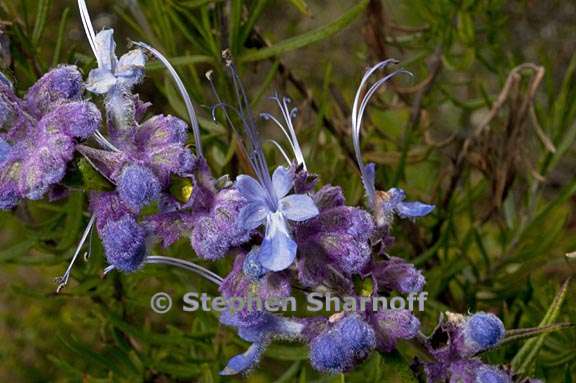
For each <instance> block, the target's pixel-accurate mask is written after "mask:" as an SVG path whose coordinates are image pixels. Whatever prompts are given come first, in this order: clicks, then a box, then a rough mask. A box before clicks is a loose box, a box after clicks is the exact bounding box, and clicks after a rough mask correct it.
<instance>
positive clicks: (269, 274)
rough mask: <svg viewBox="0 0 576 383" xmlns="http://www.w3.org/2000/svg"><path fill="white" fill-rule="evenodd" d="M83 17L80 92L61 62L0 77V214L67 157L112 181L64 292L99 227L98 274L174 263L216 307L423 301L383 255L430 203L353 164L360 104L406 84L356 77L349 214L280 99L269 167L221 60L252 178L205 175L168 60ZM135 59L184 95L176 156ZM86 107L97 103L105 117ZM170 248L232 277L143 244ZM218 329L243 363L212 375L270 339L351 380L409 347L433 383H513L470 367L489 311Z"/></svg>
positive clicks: (491, 370)
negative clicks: (85, 67) (124, 45)
mask: <svg viewBox="0 0 576 383" xmlns="http://www.w3.org/2000/svg"><path fill="white" fill-rule="evenodd" d="M79 6H80V12H81V15H82V19H83V23H84V26H85V29H86V33H87V36H88V41H89V43H90V46H91V48H92V51H93V53H94V55H95V59H96V62H97V67H96V68H94V69H93V70H92V71H90V73H89V74H88V77H87V79H86V81H84V80H83V78H82V75H81V74H80V72H79V71H78V70H77V69H76V68H75V67H72V66H61V67H58V68H56V69H53V70H52V71H50V72H49V73H47V74H46V75H45V76H44V77H42V78H41V79H40V80H39V81H38V82H37V83H36V84H35V85H34V86H32V87H31V88H30V89H29V91H28V92H27V93H26V95H25V96H24V98H22V99H21V98H18V97H17V96H16V94H15V92H14V90H13V87H12V84H11V83H10V82H8V81H6V80H5V79H4V77H0V80H1V81H0V128H1V132H0V209H4V210H6V209H12V208H14V207H15V206H17V204H18V203H20V202H22V200H24V199H39V198H42V197H43V196H45V195H46V194H47V193H48V194H49V192H50V191H51V190H52V189H53V188H56V187H62V186H63V185H60V183H61V181H62V180H63V177H64V175H65V174H66V170H67V165H68V163H69V162H70V161H72V160H73V158H74V156H75V155H77V156H78V157H82V158H83V159H84V160H85V161H87V162H88V163H89V164H90V165H91V166H92V167H93V168H94V169H95V171H97V172H98V173H99V174H100V175H101V176H102V177H103V178H104V179H105V180H107V182H109V184H110V188H109V190H106V191H102V190H91V191H89V192H90V193H89V199H90V211H91V213H92V217H91V219H90V221H89V224H88V226H87V228H86V231H85V232H84V235H83V236H82V240H81V241H80V243H79V245H78V247H77V249H76V252H75V254H74V256H73V258H72V261H71V263H70V266H69V267H68V269H67V270H66V273H65V274H64V275H63V277H62V278H61V280H60V282H61V283H60V286H59V289H60V288H62V287H64V286H65V285H66V283H67V282H68V279H69V276H70V272H71V268H72V265H73V263H74V261H75V260H76V257H77V256H78V254H79V252H80V250H81V248H82V247H83V245H84V242H85V241H86V238H87V237H88V236H89V234H90V232H91V230H92V228H93V227H95V228H96V230H97V232H98V234H99V237H100V239H101V241H102V243H103V246H104V250H105V255H106V258H107V261H108V263H109V267H108V268H107V269H106V272H110V271H112V270H114V269H115V270H119V271H123V272H134V271H136V270H138V269H139V268H140V267H142V265H144V264H146V263H165V264H170V265H175V266H181V267H185V268H187V269H190V270H193V271H194V272H196V273H198V274H200V275H201V276H203V277H205V278H207V279H208V280H210V281H212V282H214V283H216V284H218V285H219V289H220V292H221V294H222V295H223V296H224V297H240V298H242V297H244V298H247V297H248V296H251V295H255V296H257V297H260V298H262V299H268V298H271V297H275V298H279V297H289V296H290V294H291V293H293V292H294V291H295V290H298V291H300V292H302V291H304V292H316V293H327V292H330V293H333V294H337V295H340V296H346V297H354V299H357V300H361V299H362V298H365V297H391V296H395V295H403V294H412V293H419V292H421V291H422V290H423V288H424V285H425V283H426V280H425V278H424V275H423V274H422V272H421V271H419V270H418V269H416V268H415V267H414V265H412V264H410V263H409V262H407V261H405V260H403V259H401V258H399V257H395V256H392V255H391V254H389V251H390V245H391V243H392V242H393V238H392V237H391V235H390V228H391V226H392V225H393V223H394V221H395V220H396V219H397V218H400V219H406V218H407V219H415V218H419V217H423V216H426V215H427V214H429V213H430V212H431V211H432V210H433V209H434V206H432V205H429V204H425V203H421V202H407V201H405V193H404V191H403V190H401V189H399V188H391V189H389V190H388V191H379V190H377V189H376V186H375V185H376V183H375V174H376V172H375V166H374V164H367V165H365V164H364V162H363V159H362V153H361V148H360V129H361V125H362V120H363V115H364V113H365V110H366V107H367V104H368V101H369V100H370V98H371V97H372V96H373V95H374V94H375V93H376V91H377V90H378V89H379V88H380V87H381V86H382V85H383V84H385V83H386V81H388V80H389V79H390V78H392V77H393V76H396V75H398V74H401V73H405V71H403V70H399V71H394V72H392V73H391V74H389V75H387V76H385V77H383V78H381V79H379V80H377V81H375V82H374V83H373V84H372V85H371V86H370V87H368V86H367V84H368V82H369V81H370V78H371V76H372V75H373V74H374V73H375V72H376V71H377V70H380V69H383V68H386V67H387V66H388V65H389V64H391V63H393V61H392V60H387V61H384V62H382V63H379V64H377V65H376V66H374V67H372V68H371V69H370V70H369V71H367V72H366V74H365V76H364V77H363V78H362V81H361V83H360V86H359V89H358V92H357V94H356V97H355V100H354V104H353V108H352V137H353V145H354V150H355V154H356V160H357V162H358V166H359V169H360V174H361V180H362V183H363V185H364V188H365V190H366V197H367V198H366V199H367V206H366V209H363V208H360V207H354V206H348V205H346V201H345V198H344V194H343V192H342V189H341V188H340V187H338V186H332V185H324V186H321V187H319V186H318V185H317V184H318V180H319V179H318V176H316V175H315V174H313V173H312V172H310V171H309V170H308V168H307V166H306V163H305V156H304V154H303V152H302V149H301V146H300V144H299V143H298V139H297V136H296V132H295V129H294V126H293V124H292V118H293V116H294V114H295V110H294V109H292V110H291V109H290V108H289V100H288V99H286V98H280V97H278V96H275V97H274V98H273V99H274V100H275V101H276V103H277V105H278V107H279V110H280V113H281V115H282V118H280V119H278V118H277V117H275V116H273V115H271V114H264V115H263V117H264V118H265V119H268V120H271V121H272V122H274V123H275V124H276V125H277V126H278V127H279V128H280V129H281V130H282V131H283V132H284V133H285V135H286V137H287V138H288V142H289V144H290V148H291V150H292V152H293V159H290V158H289V156H288V155H287V154H286V152H285V151H284V150H282V153H283V154H284V155H285V157H286V158H287V160H288V164H287V165H286V166H274V167H273V170H272V168H271V167H269V165H268V159H267V158H266V156H265V155H264V151H263V149H262V139H261V135H260V131H259V129H258V127H257V124H256V119H255V117H254V115H253V113H252V111H251V109H250V102H249V101H248V99H247V97H246V92H245V91H244V88H243V86H242V83H241V81H240V78H239V76H238V73H237V71H236V69H235V66H234V64H233V62H232V60H231V58H230V57H229V55H228V54H226V53H225V54H224V59H225V62H226V67H227V68H228V70H229V72H230V77H231V82H232V86H233V91H234V94H235V95H236V96H237V100H236V104H237V105H236V106H234V107H230V106H229V105H228V104H224V103H222V102H221V101H220V97H219V96H218V95H215V96H216V98H217V99H218V102H219V103H218V106H217V107H222V108H223V112H224V114H225V117H226V122H227V123H228V124H232V121H240V122H241V129H236V127H232V128H234V129H235V131H239V130H240V131H241V132H242V134H241V136H242V139H243V144H244V147H245V150H246V151H245V153H246V155H247V158H248V161H249V164H250V165H251V168H252V169H251V170H252V173H253V174H252V175H238V176H237V177H236V179H235V181H234V182H231V181H228V179H227V178H226V177H220V178H216V177H214V175H213V174H212V172H211V170H210V168H209V166H208V163H207V161H206V160H205V158H204V156H203V152H202V146H201V142H200V130H199V125H198V121H197V119H196V114H195V111H194V108H193V105H192V102H191V100H190V97H189V95H188V93H187V92H186V90H185V88H184V86H183V85H182V81H181V80H180V78H179V77H178V75H177V73H176V71H175V70H174V68H173V67H172V66H171V65H170V63H169V61H168V60H167V59H166V58H165V57H164V56H163V55H162V54H161V53H160V52H158V51H157V50H156V49H154V48H152V47H150V46H148V45H147V44H144V43H136V46H137V48H136V49H134V50H131V51H129V52H128V53H126V54H124V55H123V56H121V57H120V58H117V57H116V55H115V43H114V40H113V31H112V30H103V31H101V32H99V33H98V34H96V33H95V32H94V31H93V28H92V24H91V21H90V17H89V15H88V10H87V7H86V4H85V3H84V1H83V0H79ZM146 53H147V54H148V55H151V56H153V57H155V58H156V59H158V60H160V61H161V62H162V63H163V64H164V65H165V67H166V68H167V70H168V72H169V73H170V75H171V76H172V77H173V79H174V80H175V82H176V85H177V87H178V90H179V92H180V94H181V95H182V97H183V98H184V103H185V105H186V108H187V111H188V117H189V120H190V124H191V128H192V133H193V136H194V144H195V153H194V154H193V153H192V151H191V150H190V148H189V147H188V145H187V142H188V132H187V129H188V124H187V123H186V122H184V121H183V120H180V119H178V118H176V117H173V116H166V115H156V116H152V117H148V118H146V117H145V116H146V112H147V109H148V107H149V106H150V104H149V103H145V102H143V101H141V100H140V98H139V97H138V95H137V94H135V93H133V88H134V87H135V86H136V85H137V84H139V83H140V82H141V81H142V79H143V76H144V64H145V60H146ZM366 88H367V89H366ZM90 94H92V96H90ZM90 97H93V98H94V99H96V100H99V99H100V98H101V100H99V101H102V103H103V105H104V111H103V113H101V112H100V111H99V109H98V108H97V107H96V106H95V105H94V104H93V103H92V102H91V101H89V98H90ZM229 111H234V113H236V114H237V116H235V117H236V118H231V117H230V116H229V115H228V112H229ZM102 116H104V119H103V118H102ZM282 120H283V122H282ZM276 144H277V143H276ZM277 146H279V147H280V145H279V144H277ZM174 188H177V189H178V191H179V193H174ZM180 238H187V239H188V240H189V242H190V245H191V248H192V249H193V250H194V252H195V254H196V255H197V256H198V257H200V258H203V259H206V260H217V259H220V258H223V257H225V256H231V257H234V260H233V268H232V270H231V272H230V273H229V274H228V275H227V276H226V277H225V278H220V277H219V276H218V275H216V274H214V273H212V272H211V271H209V270H206V269H204V268H202V267H200V266H198V265H195V264H193V263H191V262H189V261H184V260H178V259H175V258H169V257H162V256H155V255H152V254H150V249H151V246H150V244H151V243H153V242H155V241H160V242H161V244H162V245H163V246H164V247H167V246H170V245H171V244H173V243H174V242H175V241H177V240H178V239H180ZM220 322H221V323H222V324H224V325H226V326H230V327H232V328H234V329H236V330H237V332H238V335H239V336H240V337H241V338H242V339H243V340H245V341H246V342H249V343H250V346H249V347H248V349H247V350H246V351H245V352H244V353H242V354H239V355H237V356H235V357H233V358H232V359H230V361H229V362H228V364H227V365H226V366H225V367H224V368H223V370H222V374H223V375H231V374H237V373H244V372H246V371H249V370H250V369H251V368H253V366H254V365H255V364H256V363H257V362H258V360H259V358H260V357H261V355H262V353H263V352H264V350H265V349H266V347H267V345H268V344H269V343H270V342H272V341H274V340H275V339H283V340H294V341H299V342H303V343H305V344H307V345H308V348H309V357H310V363H311V365H312V366H313V367H314V368H315V369H316V370H318V371H321V372H326V373H341V372H346V371H350V370H351V369H353V368H354V367H355V366H357V365H358V364H359V363H361V362H362V361H364V360H365V359H366V358H368V357H369V355H370V354H371V353H372V352H374V351H377V352H380V353H389V352H392V351H394V350H395V349H396V346H397V344H398V343H399V342H401V341H412V342H414V343H417V344H419V345H420V346H422V348H423V349H424V350H425V351H426V353H427V354H428V356H429V360H427V361H417V363H416V365H418V366H420V367H421V369H422V370H423V371H424V373H425V375H426V377H427V380H428V381H429V382H440V381H447V380H448V381H450V382H466V383H467V382H470V383H472V382H476V383H505V382H510V381H511V377H510V374H509V373H508V372H505V371H504V370H501V369H498V368H496V367H491V366H488V365H486V364H484V363H483V362H482V361H481V360H480V358H479V353H481V352H483V351H485V350H487V349H490V348H493V347H495V346H497V345H498V344H499V343H500V342H501V341H502V340H503V338H504V336H505V330H504V326H503V324H502V322H501V321H500V320H499V319H498V318H497V317H496V316H494V315H492V314H487V313H476V314H474V315H471V316H467V317H465V316H461V315H456V314H447V316H446V317H445V318H444V319H443V321H442V322H441V323H440V324H439V326H438V328H437V329H436V331H435V332H434V334H433V335H432V336H431V337H425V336H424V335H423V334H422V333H421V331H420V321H419V320H418V318H417V317H416V316H415V315H414V314H413V313H412V312H411V311H409V310H406V309H387V308H386V309H385V308H379V309H374V307H372V305H368V307H364V308H363V310H361V311H355V312H338V313H332V312H331V313H327V314H326V315H318V316H307V317H287V316H283V315H278V314H275V313H272V312H268V311H266V310H264V309H262V308H257V309H253V307H249V308H244V309H242V310H240V311H239V312H236V313H224V314H222V316H221V317H220ZM442 335H443V336H442ZM437 338H441V341H437Z"/></svg>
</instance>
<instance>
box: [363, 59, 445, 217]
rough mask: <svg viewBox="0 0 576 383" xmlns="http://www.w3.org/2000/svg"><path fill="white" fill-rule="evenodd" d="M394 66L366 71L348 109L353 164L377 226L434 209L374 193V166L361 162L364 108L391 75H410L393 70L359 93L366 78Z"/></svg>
mask: <svg viewBox="0 0 576 383" xmlns="http://www.w3.org/2000/svg"><path fill="white" fill-rule="evenodd" d="M395 63H397V61H396V60H393V59H389V60H385V61H382V62H380V63H378V64H376V65H374V66H373V67H372V68H370V69H369V70H368V71H367V72H366V73H365V74H364V77H362V81H361V82H360V86H359V87H358V90H357V91H356V96H355V98H354V105H353V106H352V143H353V145H354V154H355V155H356V162H357V163H358V167H359V168H360V173H361V175H362V183H363V185H364V189H365V190H366V196H367V198H368V205H369V206H370V208H371V209H372V210H373V213H374V217H375V218H376V224H377V226H378V227H382V226H385V225H389V224H390V223H391V220H392V217H393V216H392V214H397V215H398V216H400V217H401V218H416V217H422V216H425V215H427V214H428V213H430V212H431V211H432V210H433V209H434V206H433V205H427V204H424V203H421V202H404V198H405V194H404V191H403V190H401V189H397V188H392V189H390V190H388V191H387V192H382V191H377V190H376V185H375V165H374V164H373V163H369V164H368V165H365V164H364V161H363V160H362V150H361V147H360V130H361V128H362V119H363V117H364V113H365V112H366V107H367V106H368V102H369V101H370V98H371V97H372V96H373V95H374V94H375V93H376V91H378V89H379V88H380V87H381V86H383V85H384V84H386V82H387V81H388V80H390V79H392V78H393V77H394V76H397V75H399V74H408V75H412V74H411V73H410V72H408V71H406V70H404V69H400V70H396V71H394V72H392V73H390V74H387V75H386V76H384V77H383V78H381V79H379V80H378V81H376V82H375V83H374V84H372V85H371V86H370V87H369V88H368V90H367V91H366V92H365V93H364V95H363V96H362V94H363V90H364V88H365V87H366V85H367V83H368V80H369V79H370V77H371V76H372V75H373V74H374V73H375V72H376V71H378V70H380V69H384V68H386V67H387V66H388V65H390V64H395Z"/></svg>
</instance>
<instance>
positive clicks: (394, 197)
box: [374, 188, 434, 226]
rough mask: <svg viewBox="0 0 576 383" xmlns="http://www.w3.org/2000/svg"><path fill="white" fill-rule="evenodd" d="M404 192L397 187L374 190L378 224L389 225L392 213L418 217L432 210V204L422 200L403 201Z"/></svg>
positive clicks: (401, 216)
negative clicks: (386, 189)
mask: <svg viewBox="0 0 576 383" xmlns="http://www.w3.org/2000/svg"><path fill="white" fill-rule="evenodd" d="M405 198H406V193H404V190H402V189H399V188H392V189H390V190H388V191H387V192H384V191H378V192H376V198H375V207H374V216H375V218H376V222H377V224H378V226H386V225H390V223H391V222H392V219H393V217H394V214H396V215H398V216H399V217H400V218H419V217H423V216H425V215H428V214H429V213H430V212H431V211H432V210H434V205H428V204H425V203H422V202H404V199H405Z"/></svg>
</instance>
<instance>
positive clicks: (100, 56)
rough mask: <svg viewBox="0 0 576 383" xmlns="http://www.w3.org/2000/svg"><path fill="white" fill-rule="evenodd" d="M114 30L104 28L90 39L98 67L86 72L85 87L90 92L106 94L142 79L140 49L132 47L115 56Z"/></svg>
mask: <svg viewBox="0 0 576 383" xmlns="http://www.w3.org/2000/svg"><path fill="white" fill-rule="evenodd" d="M113 35H114V30H113V29H105V30H103V31H100V32H99V33H98V34H97V35H95V36H94V40H93V41H91V44H93V45H92V48H93V50H94V55H95V56H96V60H97V61H98V68H96V69H93V70H91V71H90V73H89V74H88V83H87V85H86V89H88V90H89V91H90V92H92V93H97V94H107V93H109V92H111V91H113V90H114V89H115V88H120V89H130V88H132V87H133V86H134V85H136V84H137V83H138V82H140V80H141V79H142V75H143V74H144V64H145V61H146V59H145V57H144V53H143V52H142V50H141V49H134V50H131V51H129V52H128V53H126V54H124V55H123V56H122V57H120V59H118V58H117V57H116V54H115V50H116V44H115V43H114V38H113Z"/></svg>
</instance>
